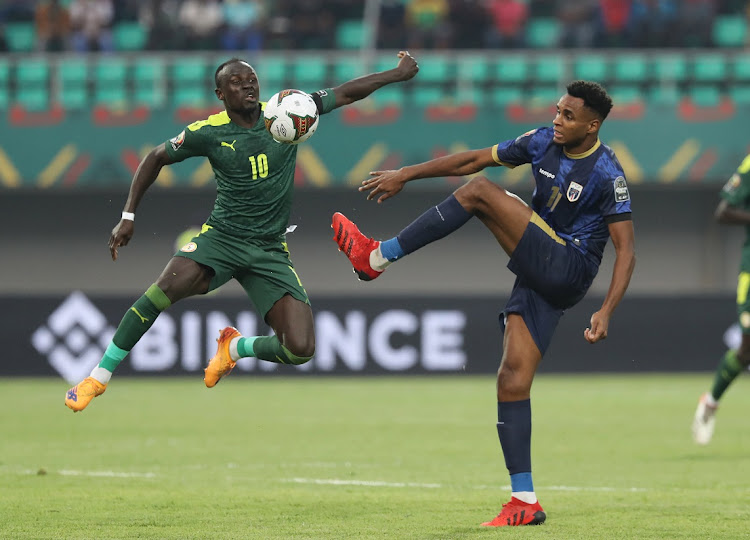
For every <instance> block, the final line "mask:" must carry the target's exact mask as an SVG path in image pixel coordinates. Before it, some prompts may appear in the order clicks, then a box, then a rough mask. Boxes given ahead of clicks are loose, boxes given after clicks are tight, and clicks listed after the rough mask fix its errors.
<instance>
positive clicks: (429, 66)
mask: <svg viewBox="0 0 750 540" xmlns="http://www.w3.org/2000/svg"><path fill="white" fill-rule="evenodd" d="M452 67H453V65H452V63H450V62H448V60H446V59H445V58H443V57H440V56H427V57H424V58H420V59H419V75H418V76H417V78H416V79H415V80H417V81H418V82H419V83H420V84H421V83H445V82H448V80H449V79H450V77H451V76H452V73H451V72H452Z"/></svg>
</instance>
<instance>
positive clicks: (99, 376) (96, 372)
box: [89, 366, 112, 384]
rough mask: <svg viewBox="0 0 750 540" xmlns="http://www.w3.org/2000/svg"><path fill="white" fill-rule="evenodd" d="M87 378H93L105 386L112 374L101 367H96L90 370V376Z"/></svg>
mask: <svg viewBox="0 0 750 540" xmlns="http://www.w3.org/2000/svg"><path fill="white" fill-rule="evenodd" d="M89 377H93V378H94V379H96V380H97V381H99V382H100V383H102V384H107V383H108V382H109V380H110V379H111V378H112V372H111V371H109V370H108V369H104V368H103V367H100V366H96V367H95V368H94V369H92V370H91V374H90V375H89Z"/></svg>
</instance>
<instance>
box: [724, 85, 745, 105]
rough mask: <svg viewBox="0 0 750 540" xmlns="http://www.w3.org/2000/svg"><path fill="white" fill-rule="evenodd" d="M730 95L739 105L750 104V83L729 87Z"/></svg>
mask: <svg viewBox="0 0 750 540" xmlns="http://www.w3.org/2000/svg"><path fill="white" fill-rule="evenodd" d="M729 97H731V98H732V101H734V102H735V103H736V104H738V105H748V104H750V85H749V84H735V85H732V86H730V87H729Z"/></svg>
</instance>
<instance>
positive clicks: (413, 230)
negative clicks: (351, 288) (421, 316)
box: [331, 176, 532, 281]
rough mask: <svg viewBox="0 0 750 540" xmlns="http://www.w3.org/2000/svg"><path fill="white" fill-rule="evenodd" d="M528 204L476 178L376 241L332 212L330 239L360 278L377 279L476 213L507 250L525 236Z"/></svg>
mask: <svg viewBox="0 0 750 540" xmlns="http://www.w3.org/2000/svg"><path fill="white" fill-rule="evenodd" d="M531 214H532V212H531V209H530V208H529V207H528V206H527V205H526V204H525V203H524V202H523V201H522V200H521V199H519V198H518V197H516V196H515V195H513V194H512V193H509V192H507V191H505V190H504V189H502V188H500V187H498V186H497V185H495V184H493V183H492V182H490V181H489V180H487V178H485V177H481V176H480V177H476V178H473V179H472V180H471V181H469V182H467V183H466V184H465V185H463V186H461V187H460V188H458V189H457V190H456V191H455V192H454V193H453V194H452V195H451V196H449V197H448V198H447V199H445V200H444V201H443V202H442V203H440V204H439V205H437V206H433V207H432V208H430V209H428V210H427V211H426V212H424V213H423V214H422V215H421V216H419V217H418V218H417V219H416V220H414V221H413V222H412V223H411V224H409V225H407V226H406V227H405V228H404V229H403V230H402V231H401V232H400V233H399V234H398V236H396V237H394V238H391V239H389V240H385V241H383V242H378V241H376V240H373V239H372V238H368V237H366V236H365V235H363V234H362V233H361V232H360V231H359V229H358V228H357V226H356V225H355V224H354V223H352V222H351V221H350V220H349V219H347V218H346V217H345V216H344V215H343V214H340V213H338V212H337V213H336V214H334V216H333V221H332V223H331V227H332V228H333V230H334V237H333V239H334V241H335V242H336V244H337V245H338V246H339V249H340V250H341V251H343V252H344V253H345V254H346V256H347V257H348V258H349V260H350V262H351V263H352V266H353V267H354V272H355V273H356V274H357V275H358V276H359V278H360V279H361V280H363V281H370V280H373V279H375V278H377V277H378V276H379V275H380V274H381V273H382V272H383V270H385V268H386V267H387V266H388V265H389V264H390V263H392V262H394V261H396V260H398V259H400V258H401V257H403V256H404V255H408V254H409V253H413V252H415V251H417V250H418V249H420V248H422V247H424V246H426V245H427V244H429V243H431V242H434V241H436V240H439V239H441V238H443V237H445V236H447V235H449V234H451V233H452V232H454V231H456V230H458V229H459V228H461V227H462V226H463V225H464V224H465V223H466V222H467V221H469V219H471V218H472V217H473V216H474V215H476V216H478V217H479V218H480V219H481V220H482V222H483V223H484V224H485V225H486V226H487V227H488V228H489V229H490V231H491V232H492V233H493V234H494V235H495V237H496V238H497V240H498V242H500V245H501V246H502V247H503V249H504V250H505V251H506V253H508V254H509V255H510V254H511V253H512V252H513V250H514V249H515V246H516V245H517V244H518V242H519V241H520V239H521V237H522V236H523V233H524V230H525V229H526V225H528V222H529V219H530V218H531Z"/></svg>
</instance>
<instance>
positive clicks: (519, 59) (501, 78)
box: [495, 56, 529, 84]
mask: <svg viewBox="0 0 750 540" xmlns="http://www.w3.org/2000/svg"><path fill="white" fill-rule="evenodd" d="M528 71H529V68H528V65H527V63H526V58H525V57H524V56H508V57H505V58H501V59H500V60H498V62H497V66H496V68H495V75H496V78H497V82H498V84H507V83H523V82H526V77H527V74H528Z"/></svg>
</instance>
